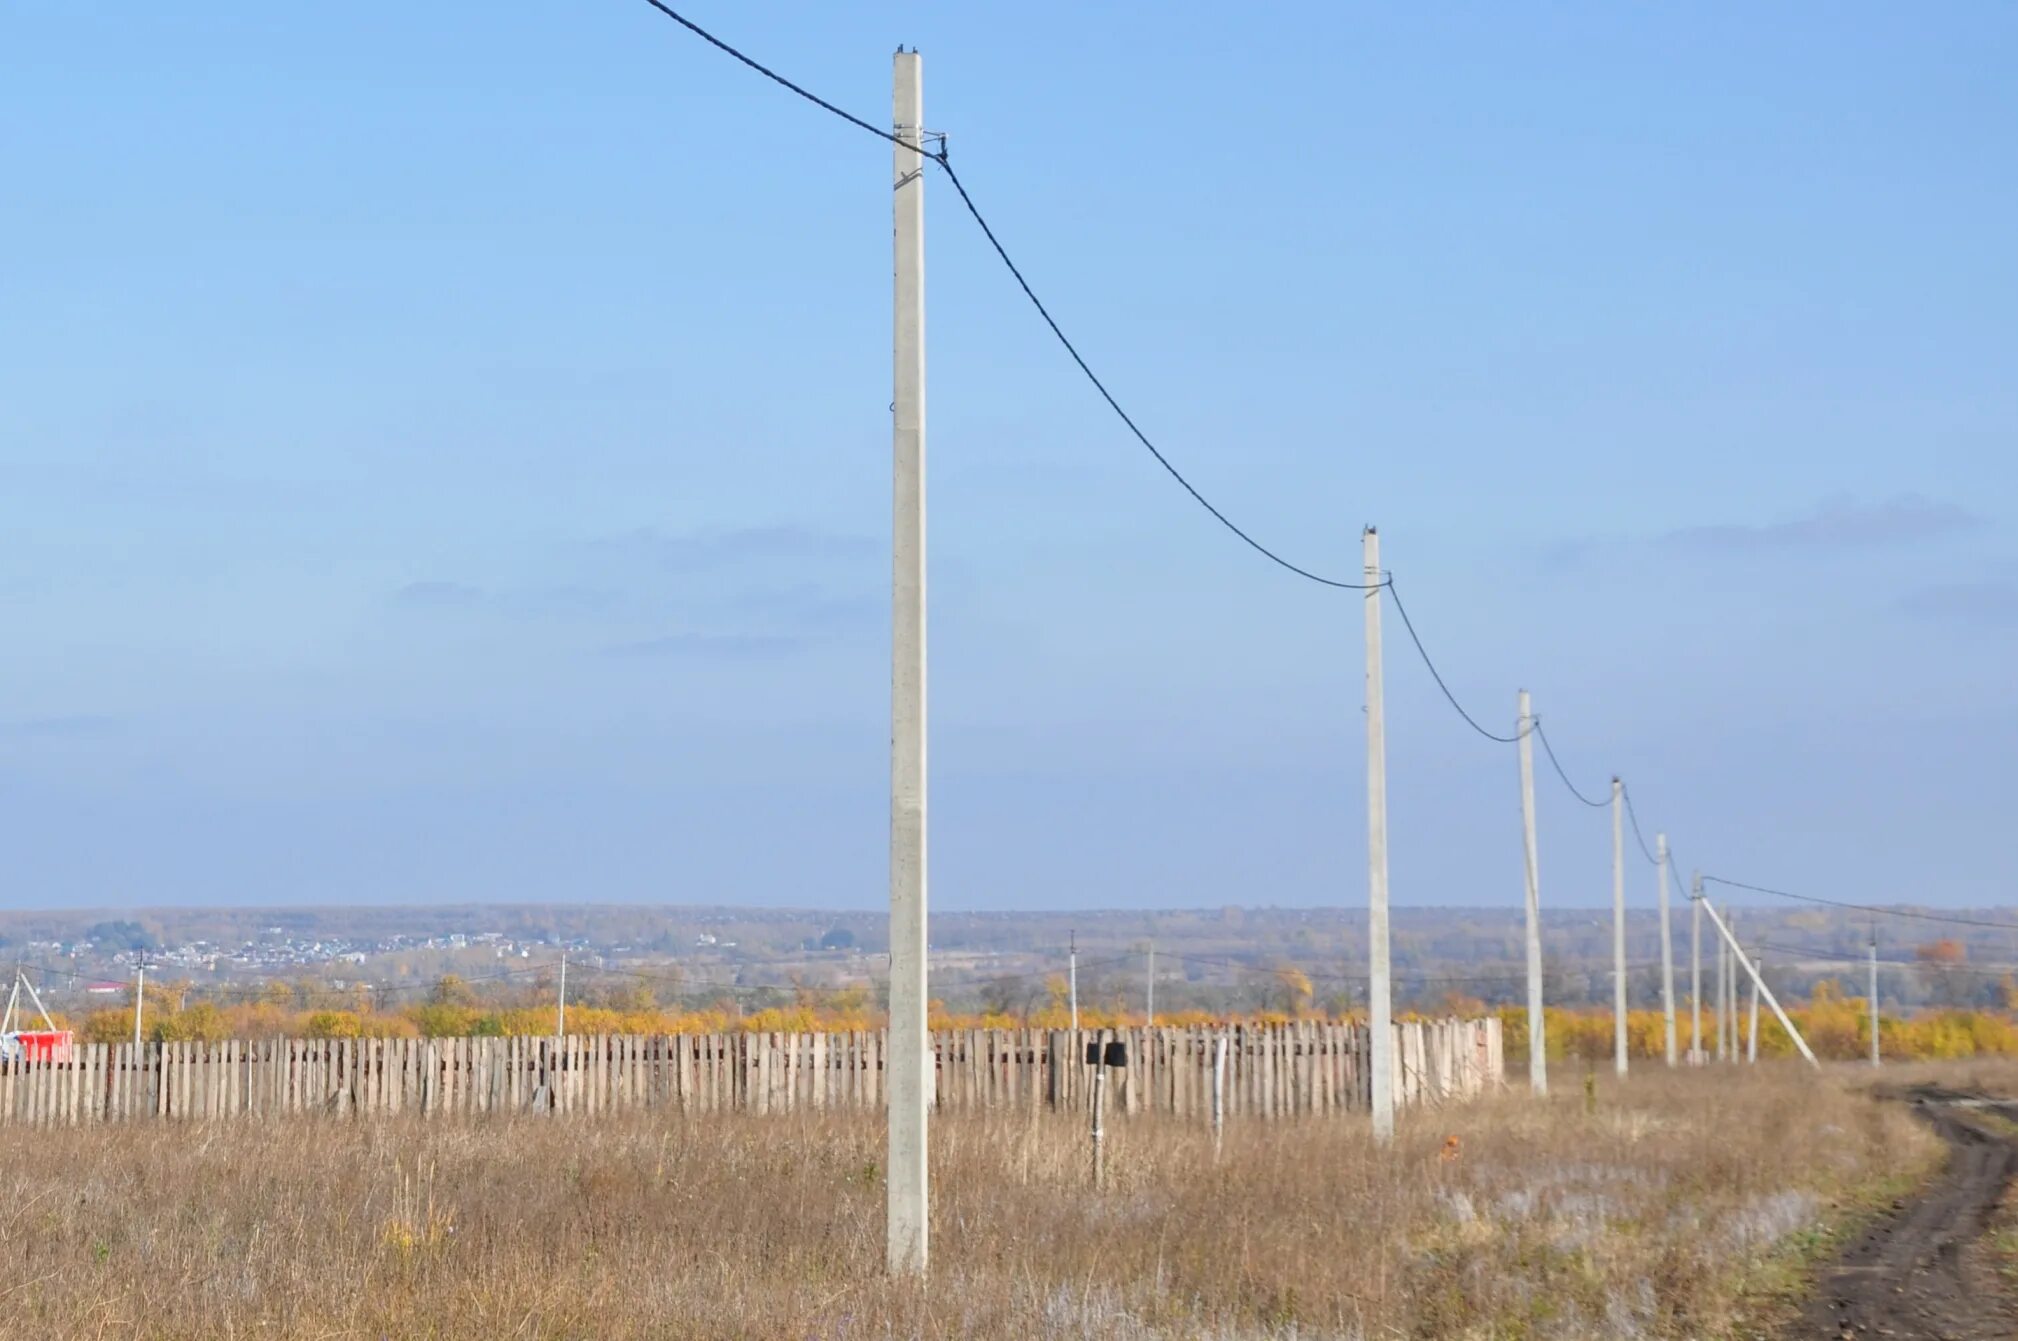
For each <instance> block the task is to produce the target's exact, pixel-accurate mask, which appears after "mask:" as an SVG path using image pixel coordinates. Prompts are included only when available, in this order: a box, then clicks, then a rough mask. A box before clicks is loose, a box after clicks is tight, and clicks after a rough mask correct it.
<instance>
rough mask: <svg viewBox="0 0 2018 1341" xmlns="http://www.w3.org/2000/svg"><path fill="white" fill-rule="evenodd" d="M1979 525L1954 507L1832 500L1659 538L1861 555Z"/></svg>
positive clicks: (1693, 545) (1921, 500) (1707, 545)
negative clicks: (1798, 512)
mask: <svg viewBox="0 0 2018 1341" xmlns="http://www.w3.org/2000/svg"><path fill="white" fill-rule="evenodd" d="M1982 524H1983V518H1982V517H1981V516H1980V515H1978V514H1977V513H1975V512H1972V511H1970V510H1969V509H1968V508H1965V507H1963V506H1962V505H1961V504H1959V503H1943V502H1939V501H1936V500H1934V499H1930V498H1926V497H1923V496H1922V495H1920V494H1901V495H1899V496H1898V497H1896V498H1892V499H1888V500H1886V501H1885V502H1882V503H1856V502H1852V501H1850V500H1848V499H1836V500H1832V501H1830V502H1827V503H1824V504H1822V505H1821V506H1819V507H1817V508H1816V509H1815V510H1814V511H1813V512H1811V513H1808V514H1807V515H1805V516H1801V517H1795V518H1791V519H1789V520H1786V521H1779V522H1766V523H1763V524H1755V523H1748V522H1720V523H1716V524H1712V525H1706V526H1689V527H1684V528H1682V529H1681V530H1677V531H1670V532H1668V533H1667V534H1666V535H1664V536H1662V537H1661V543H1663V544H1666V545H1674V546H1680V547H1684V548H1688V549H1697V550H1714V551H1724V552H1744V551H1760V550H1786V549H1811V550H1813V549H1867V548H1878V547H1882V546H1888V545H1904V544H1913V543H1916V542H1919V541H1925V540H1934V539H1938V538H1940V537H1942V536H1947V535H1953V534H1955V533H1957V532H1960V531H1968V530H1972V529H1974V528H1976V527H1978V526H1981V525H1982Z"/></svg>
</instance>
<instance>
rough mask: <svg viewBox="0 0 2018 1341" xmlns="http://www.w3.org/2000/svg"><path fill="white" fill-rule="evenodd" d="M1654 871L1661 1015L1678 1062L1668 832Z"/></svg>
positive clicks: (1657, 848)
mask: <svg viewBox="0 0 2018 1341" xmlns="http://www.w3.org/2000/svg"><path fill="white" fill-rule="evenodd" d="M1654 867H1655V870H1654V874H1655V876H1656V878H1657V879H1658V880H1659V882H1660V888H1661V1016H1662V1023H1663V1024H1664V1025H1665V1026H1666V1027H1667V1043H1668V1065H1669V1066H1673V1065H1674V1064H1675V943H1674V938H1673V936H1672V935H1670V933H1669V931H1668V836H1667V835H1666V834H1664V833H1661V834H1655V835H1654Z"/></svg>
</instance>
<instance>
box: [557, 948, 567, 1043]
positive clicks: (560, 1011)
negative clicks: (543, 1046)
mask: <svg viewBox="0 0 2018 1341" xmlns="http://www.w3.org/2000/svg"><path fill="white" fill-rule="evenodd" d="M567 1032H568V957H567V955H566V954H565V953H563V954H562V955H561V990H560V993H559V995H558V996H556V997H555V998H554V1036H555V1037H556V1038H561V1037H565V1036H566V1034H567Z"/></svg>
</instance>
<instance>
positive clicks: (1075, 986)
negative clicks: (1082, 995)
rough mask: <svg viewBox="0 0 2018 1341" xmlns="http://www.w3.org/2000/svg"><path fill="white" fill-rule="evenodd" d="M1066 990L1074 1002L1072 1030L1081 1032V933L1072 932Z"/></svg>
mask: <svg viewBox="0 0 2018 1341" xmlns="http://www.w3.org/2000/svg"><path fill="white" fill-rule="evenodd" d="M1065 991H1066V995H1067V999H1069V1000H1070V1001H1071V1003H1072V1032H1073V1033H1075V1034H1076V1033H1078V1032H1079V933H1078V932H1076V931H1075V932H1073V933H1072V945H1071V948H1070V949H1068V950H1067V951H1066V952H1065Z"/></svg>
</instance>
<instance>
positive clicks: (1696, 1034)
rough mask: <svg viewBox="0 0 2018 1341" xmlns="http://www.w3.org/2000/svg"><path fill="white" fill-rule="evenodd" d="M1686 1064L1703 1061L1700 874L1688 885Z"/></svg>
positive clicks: (1701, 901) (1698, 1064)
mask: <svg viewBox="0 0 2018 1341" xmlns="http://www.w3.org/2000/svg"><path fill="white" fill-rule="evenodd" d="M1689 1014H1690V1015H1691V1016H1692V1017H1693V1022H1692V1023H1691V1024H1690V1026H1689V1065H1690V1066H1701V1065H1702V1064H1703V877H1702V873H1701V872H1697V873H1696V875H1695V877H1694V879H1693V881H1692V882H1691V884H1690V886H1689Z"/></svg>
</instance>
